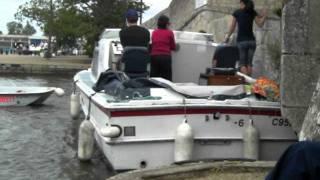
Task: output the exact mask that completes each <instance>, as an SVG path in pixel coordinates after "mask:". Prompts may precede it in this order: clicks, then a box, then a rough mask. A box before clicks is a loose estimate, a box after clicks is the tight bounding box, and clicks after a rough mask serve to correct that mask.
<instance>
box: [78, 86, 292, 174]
mask: <svg viewBox="0 0 320 180" xmlns="http://www.w3.org/2000/svg"><path fill="white" fill-rule="evenodd" d="M77 85H78V87H79V89H80V103H81V106H82V108H83V111H84V113H85V114H86V115H88V110H89V96H90V95H91V94H93V92H90V91H86V90H90V88H89V87H85V86H84V84H82V83H81V82H79V83H77ZM85 91H86V92H85ZM105 96H106V95H105V94H104V93H97V94H95V95H94V96H93V97H92V98H91V107H90V121H91V122H92V124H93V125H94V127H95V138H96V141H97V144H98V145H99V147H100V149H101V150H102V151H103V153H104V155H105V156H106V158H107V159H108V160H109V162H110V163H111V165H112V167H113V168H114V169H117V170H123V169H138V168H144V167H146V168H154V167H159V166H163V165H169V164H172V163H174V137H175V131H176V128H177V127H178V125H179V124H180V123H181V122H182V121H183V119H184V118H185V115H184V107H183V105H182V104H180V105H173V106H168V105H162V106H161V105H159V106H148V105H146V106H144V107H143V106H139V102H136V103H135V104H136V106H132V107H131V108H129V107H121V105H120V104H118V105H117V104H116V103H114V104H113V105H112V103H111V104H108V103H107V104H105V103H102V102H101V101H100V100H101V99H103V97H105ZM192 101H195V100H192V99H186V102H187V111H186V112H187V113H186V118H187V119H188V123H189V124H190V125H191V127H192V128H193V130H194V135H195V137H194V140H195V143H194V152H193V159H192V160H194V161H197V160H205V159H243V151H242V133H243V131H244V128H245V125H246V124H247V123H248V122H249V119H250V118H252V119H253V120H254V124H255V126H256V127H257V128H258V130H259V132H260V149H261V151H260V158H259V160H277V159H278V158H279V157H280V155H281V154H282V152H283V151H284V150H285V149H286V148H287V147H288V146H289V145H290V144H292V143H294V142H296V141H297V138H296V135H295V134H294V132H293V131H292V129H291V127H290V124H289V123H288V121H287V120H285V119H282V118H281V116H280V107H279V104H278V103H271V104H273V105H270V103H268V102H256V103H254V102H251V107H248V105H246V104H247V102H242V101H241V100H237V101H236V100H234V101H222V102H218V101H217V102H215V101H212V102H211V103H202V104H197V103H195V104H191V103H192ZM104 102H106V101H105V100H104ZM188 102H189V104H188ZM267 104H268V105H267ZM250 113H251V115H250ZM109 124H110V125H114V126H118V127H120V128H121V131H122V134H121V135H120V137H118V138H107V137H103V136H102V135H101V128H103V127H107V125H109ZM126 128H129V129H130V128H131V129H132V128H134V133H133V134H129V135H128V134H127V135H126V134H125V132H124V131H125V129H126Z"/></svg>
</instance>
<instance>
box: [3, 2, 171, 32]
mask: <svg viewBox="0 0 320 180" xmlns="http://www.w3.org/2000/svg"><path fill="white" fill-rule="evenodd" d="M27 1H28V0H0V31H2V32H3V33H4V34H7V23H8V22H11V21H15V19H14V14H15V13H16V12H17V10H18V7H19V5H22V4H24V3H25V2H27ZM143 2H144V3H146V4H147V5H149V6H150V9H149V10H148V11H146V12H145V13H144V14H143V21H146V20H148V19H150V18H151V17H153V16H154V15H156V14H157V13H159V12H160V11H162V10H163V9H165V8H167V7H168V6H169V4H170V2H171V0H143ZM33 25H34V27H36V26H35V24H33ZM36 30H37V34H36V35H42V32H41V31H40V29H39V28H37V27H36Z"/></svg>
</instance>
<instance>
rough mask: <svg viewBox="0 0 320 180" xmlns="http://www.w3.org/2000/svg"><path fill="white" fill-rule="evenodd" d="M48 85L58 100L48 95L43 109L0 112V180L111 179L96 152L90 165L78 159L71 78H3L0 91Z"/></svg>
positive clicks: (13, 109) (7, 109)
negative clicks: (57, 91) (60, 91)
mask: <svg viewBox="0 0 320 180" xmlns="http://www.w3.org/2000/svg"><path fill="white" fill-rule="evenodd" d="M8 85H17V86H53V87H60V88H63V89H64V90H65V92H66V95H65V96H64V97H62V98H59V97H57V96H56V95H54V94H53V95H52V96H50V97H49V98H48V99H47V100H46V101H45V102H44V105H42V106H36V107H32V106H25V107H10V108H9V107H8V108H1V109H0V143H1V146H0V179H4V180H5V179H6V180H9V179H10V180H20V179H21V180H29V179H30V180H34V179H37V180H41V179H46V180H47V179H55V180H58V179H59V180H64V179H66V180H82V179H83V180H93V179H94V180H100V179H101V180H102V179H106V177H108V176H110V175H112V174H113V173H112V172H111V170H110V168H108V166H107V165H106V163H105V160H104V158H103V155H102V154H101V152H100V151H98V150H97V151H96V152H95V154H94V157H93V158H92V160H91V161H90V162H89V163H80V162H79V161H78V159H77V154H76V148H77V135H78V127H79V124H80V121H81V119H83V118H80V120H72V119H71V118H70V115H69V99H70V98H69V97H70V93H71V92H72V76H59V77H57V76H56V75H48V76H27V77H24V76H15V77H13V76H3V75H1V77H0V86H8Z"/></svg>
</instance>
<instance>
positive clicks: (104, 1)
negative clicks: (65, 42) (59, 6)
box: [64, 0, 149, 54]
mask: <svg viewBox="0 0 320 180" xmlns="http://www.w3.org/2000/svg"><path fill="white" fill-rule="evenodd" d="M64 5H65V6H72V7H73V8H74V9H76V10H77V11H78V12H79V14H83V15H84V16H85V18H84V19H83V21H82V22H83V23H86V24H89V25H90V26H89V28H87V31H83V33H84V36H85V37H86V40H87V45H86V50H87V52H89V54H91V53H92V50H93V45H94V42H95V41H97V40H98V38H99V35H100V34H101V32H102V31H103V30H104V29H105V28H121V27H124V26H125V16H124V14H125V12H126V10H127V9H128V8H134V9H138V10H140V9H141V11H145V10H146V9H148V8H149V7H148V6H146V5H145V4H144V3H143V1H141V0H64Z"/></svg>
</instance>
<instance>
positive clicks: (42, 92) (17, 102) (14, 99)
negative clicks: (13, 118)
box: [0, 87, 54, 107]
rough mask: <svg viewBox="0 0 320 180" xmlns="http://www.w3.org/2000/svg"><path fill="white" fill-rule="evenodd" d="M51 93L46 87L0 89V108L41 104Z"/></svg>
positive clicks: (50, 89)
mask: <svg viewBox="0 0 320 180" xmlns="http://www.w3.org/2000/svg"><path fill="white" fill-rule="evenodd" d="M53 92H54V88H48V87H10V88H8V87H5V88H1V87H0V107H8V106H27V105H38V104H42V103H43V102H44V101H45V100H46V99H47V98H48V97H49V96H50V95H51V94H52V93H53Z"/></svg>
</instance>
